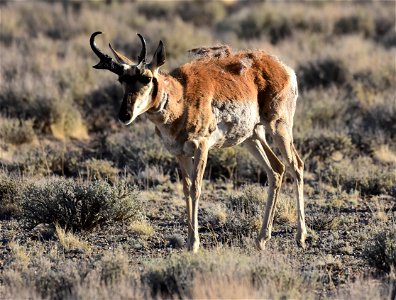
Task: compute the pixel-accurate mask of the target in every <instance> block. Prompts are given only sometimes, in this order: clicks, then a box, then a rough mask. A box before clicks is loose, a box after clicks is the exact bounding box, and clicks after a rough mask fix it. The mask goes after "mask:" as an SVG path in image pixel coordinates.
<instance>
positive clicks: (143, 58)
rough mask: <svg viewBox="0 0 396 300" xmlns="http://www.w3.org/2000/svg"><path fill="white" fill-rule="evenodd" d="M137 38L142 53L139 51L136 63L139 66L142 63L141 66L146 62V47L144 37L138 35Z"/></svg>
mask: <svg viewBox="0 0 396 300" xmlns="http://www.w3.org/2000/svg"><path fill="white" fill-rule="evenodd" d="M137 35H138V37H139V38H140V41H141V42H142V51H140V55H139V56H138V62H139V64H140V63H141V62H143V64H144V63H145V62H146V56H147V47H146V41H145V40H144V37H143V36H142V35H141V34H140V33H138V34H137Z"/></svg>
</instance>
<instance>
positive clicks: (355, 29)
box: [334, 15, 375, 36]
mask: <svg viewBox="0 0 396 300" xmlns="http://www.w3.org/2000/svg"><path fill="white" fill-rule="evenodd" d="M374 31H375V22H374V19H373V18H372V17H371V16H370V15H352V16H347V17H341V18H340V19H338V20H337V21H336V22H335V24H334V33H335V34H351V33H363V34H364V35H365V36H372V35H373V34H374Z"/></svg>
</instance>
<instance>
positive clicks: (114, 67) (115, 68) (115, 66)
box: [89, 31, 124, 76]
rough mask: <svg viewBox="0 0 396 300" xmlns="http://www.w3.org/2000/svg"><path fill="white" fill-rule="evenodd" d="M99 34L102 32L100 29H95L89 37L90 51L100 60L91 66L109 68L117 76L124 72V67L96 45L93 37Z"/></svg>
mask: <svg viewBox="0 0 396 300" xmlns="http://www.w3.org/2000/svg"><path fill="white" fill-rule="evenodd" d="M99 34H102V32H100V31H96V32H94V33H92V35H91V38H90V39H89V44H90V45H91V48H92V51H93V52H94V53H95V54H96V55H97V56H98V57H99V59H100V62H99V63H98V64H96V65H95V66H93V68H95V69H104V70H109V71H111V72H113V73H115V74H117V75H118V76H121V75H122V74H124V67H123V66H122V65H121V64H119V63H117V62H115V61H114V60H113V59H112V58H111V57H110V56H108V55H107V54H104V53H103V52H102V51H100V50H99V48H98V47H97V46H96V43H95V37H96V36H97V35H99Z"/></svg>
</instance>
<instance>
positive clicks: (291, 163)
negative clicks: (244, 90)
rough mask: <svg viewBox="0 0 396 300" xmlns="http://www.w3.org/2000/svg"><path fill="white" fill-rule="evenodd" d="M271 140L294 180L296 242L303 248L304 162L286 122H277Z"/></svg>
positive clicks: (304, 235) (305, 233)
mask: <svg viewBox="0 0 396 300" xmlns="http://www.w3.org/2000/svg"><path fill="white" fill-rule="evenodd" d="M274 127H275V128H274V131H273V138H274V142H275V144H276V146H277V147H278V148H279V151H280V152H281V155H282V157H283V159H284V160H285V161H286V168H287V170H288V171H289V172H290V173H291V175H292V176H293V178H294V184H295V191H296V197H297V236H296V241H297V244H298V245H299V246H300V247H303V248H305V238H306V236H307V229H306V227H305V215H304V194H303V184H304V180H303V176H304V162H303V161H302V160H301V158H300V157H299V156H298V153H297V151H296V148H295V147H294V145H293V137H292V135H291V128H290V127H289V126H288V124H287V123H286V122H283V121H278V122H277V124H276V125H275V126H274Z"/></svg>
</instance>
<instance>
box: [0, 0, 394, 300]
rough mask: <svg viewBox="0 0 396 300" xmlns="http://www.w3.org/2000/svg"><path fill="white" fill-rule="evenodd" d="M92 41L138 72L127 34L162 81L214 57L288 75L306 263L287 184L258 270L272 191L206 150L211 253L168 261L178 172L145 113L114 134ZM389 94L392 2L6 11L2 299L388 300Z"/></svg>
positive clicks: (233, 153) (244, 163)
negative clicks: (280, 68) (256, 243)
mask: <svg viewBox="0 0 396 300" xmlns="http://www.w3.org/2000/svg"><path fill="white" fill-rule="evenodd" d="M94 31H103V32H104V33H105V34H104V35H102V36H100V37H98V41H97V43H98V44H99V45H100V47H101V48H102V49H103V50H105V49H107V46H106V45H107V43H108V42H111V43H112V45H113V46H114V47H115V48H116V49H117V50H119V51H121V52H123V53H125V54H127V55H128V56H129V57H131V58H133V59H136V57H137V55H138V53H139V51H140V42H139V40H138V38H137V36H136V33H138V32H139V33H141V34H143V35H144V36H145V38H146V40H147V42H148V47H149V52H151V53H152V51H154V49H155V47H156V46H157V44H158V41H159V40H160V39H162V40H163V41H164V43H165V47H166V51H167V61H166V64H165V65H164V67H163V70H164V71H170V70H172V69H173V68H175V67H177V66H179V65H180V64H182V63H184V62H187V61H189V60H191V59H194V58H193V57H191V56H189V54H188V52H187V51H188V50H189V49H192V48H196V47H200V46H213V45H223V44H227V45H230V46H231V47H232V48H233V49H234V50H244V49H261V50H264V51H267V52H268V53H271V54H274V55H276V56H278V57H279V58H280V59H281V60H282V61H283V62H284V63H286V64H288V65H290V66H291V67H292V68H294V69H295V71H296V73H297V77H298V82H299V89H300V93H299V94H300V96H299V99H298V101H297V111H296V115H295V118H294V122H295V123H294V129H293V130H294V138H295V144H296V146H297V148H298V151H299V152H300V153H301V156H302V157H303V159H304V161H305V186H304V188H305V194H306V204H307V205H306V208H307V210H306V211H307V225H308V228H309V241H308V244H309V247H308V249H307V250H306V251H305V252H302V251H300V250H298V249H296V247H295V243H294V241H293V237H292V232H293V229H292V228H294V226H295V225H294V223H295V220H296V207H295V206H296V204H295V202H294V201H293V199H294V197H293V196H292V186H291V184H289V183H290V179H289V178H286V184H285V185H284V187H283V188H282V195H281V197H280V200H279V203H278V205H277V211H276V220H275V231H276V232H275V234H274V235H275V236H274V238H273V239H272V240H271V242H270V243H269V250H268V251H267V252H265V253H264V255H262V256H261V258H260V259H258V257H257V256H258V254H257V252H256V251H255V250H254V249H253V247H252V244H253V242H252V240H253V239H254V238H255V235H256V234H257V231H258V229H259V228H260V225H261V215H262V211H263V206H264V205H265V200H264V199H263V197H262V196H263V195H265V194H266V192H267V189H266V188H265V187H259V186H258V184H257V183H261V184H265V182H266V176H265V172H264V171H263V170H262V169H261V167H260V166H259V165H258V163H257V162H256V161H255V160H254V159H253V157H251V156H250V155H249V154H248V152H247V150H246V149H244V148H243V147H242V146H237V147H234V148H227V149H220V150H213V151H212V152H211V153H210V157H209V164H208V167H207V170H206V174H205V178H206V181H205V188H204V193H203V201H201V203H200V205H201V206H200V212H199V214H200V225H201V227H200V234H201V238H202V243H203V248H206V249H208V248H209V249H210V250H209V251H202V252H201V253H200V254H198V255H191V254H189V253H177V252H176V251H180V250H177V249H179V248H182V247H183V244H184V237H185V236H186V231H187V229H186V228H187V226H186V220H185V217H184V211H185V208H184V201H183V200H182V185H181V183H180V172H179V171H178V168H177V165H176V162H175V160H174V159H173V158H172V157H171V156H170V154H169V153H168V152H167V151H166V150H165V149H164V148H163V147H162V146H161V141H160V140H159V138H158V137H157V136H156V135H155V133H154V126H153V125H152V124H151V123H150V122H149V121H148V120H147V119H145V118H144V116H143V117H140V118H139V119H138V120H137V121H136V122H134V123H133V124H132V125H130V126H129V127H125V126H122V125H121V124H120V123H119V122H118V121H117V114H118V109H119V105H120V101H121V97H122V89H121V86H120V85H119V83H118V82H117V80H116V79H117V78H116V77H115V76H114V74H111V73H110V72H106V71H97V70H94V69H92V66H93V65H94V64H96V63H97V57H96V56H95V55H94V54H93V53H92V51H91V49H90V47H89V37H90V35H91V33H93V32H94ZM106 52H107V53H110V50H107V51H106ZM395 94H396V15H395V3H394V2H384V1H383V2H364V3H362V2H359V1H356V2H355V1H351V2H346V1H342V2H330V1H323V2H322V1H318V2H298V1H293V2H290V1H286V2H281V3H276V2H265V1H236V0H235V1H232V0H228V1H116V0H106V1H100V0H96V1H67V0H64V1H55V0H53V1H17V0H15V1H11V0H8V1H6V0H3V1H1V0H0V241H1V243H0V271H1V272H0V297H2V298H32V297H33V298H54V299H64V298H65V297H69V298H73V299H79V298H82V299H91V298H92V299H96V298H97V296H98V294H100V295H102V298H104V299H108V298H114V297H116V298H128V297H129V298H142V297H146V298H152V297H155V296H158V297H161V296H162V297H164V298H169V297H180V298H183V297H186V298H192V297H197V298H208V297H213V298H220V297H227V296H229V297H240V298H247V296H250V297H256V298H257V297H260V298H263V297H264V298H280V299H285V298H307V299H314V298H323V297H325V298H326V297H328V296H332V297H334V298H338V299H339V298H352V299H354V298H355V299H374V298H375V299H378V298H383V299H385V298H386V297H387V299H389V298H392V299H393V298H394V296H395V295H396V282H395V273H394V271H395V268H396V245H395V242H396V240H395V217H396V216H395V212H396V206H395V197H396V184H395V183H396V98H395ZM59 177H62V178H59ZM245 184H248V185H247V186H244V187H242V188H241V185H245ZM116 222H117V223H116ZM115 223H116V224H115ZM112 226H113V227H112ZM33 227H34V228H33ZM32 228H33V229H32ZM66 231H67V232H66ZM223 248H224V249H223ZM153 258H155V259H154V260H153ZM218 270H220V271H218ZM224 274H228V276H226V277H224ZM371 275H372V276H375V277H376V279H370V278H371V277H370V276H371ZM367 278H369V279H367ZM377 278H379V279H380V280H377ZM202 285H205V286H207V290H205V291H203V290H202V289H200V287H201V286H202ZM115 295H116V296H115Z"/></svg>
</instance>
